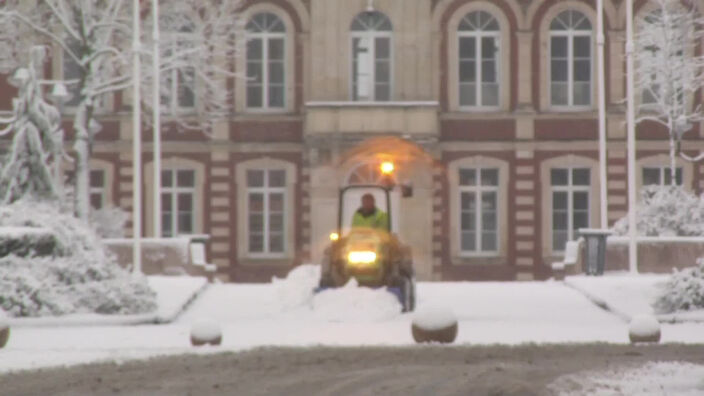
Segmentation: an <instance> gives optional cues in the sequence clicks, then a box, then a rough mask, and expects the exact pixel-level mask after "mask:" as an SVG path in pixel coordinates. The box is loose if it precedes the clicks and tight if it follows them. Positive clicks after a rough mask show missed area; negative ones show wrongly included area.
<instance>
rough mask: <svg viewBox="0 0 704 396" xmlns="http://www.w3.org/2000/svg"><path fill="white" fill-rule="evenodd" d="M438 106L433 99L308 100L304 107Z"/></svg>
mask: <svg viewBox="0 0 704 396" xmlns="http://www.w3.org/2000/svg"><path fill="white" fill-rule="evenodd" d="M433 106H439V103H438V102H437V101H435V100H427V101H422V100H421V101H383V102H382V101H360V102H356V101H352V100H346V101H334V100H331V101H310V102H306V107H433Z"/></svg>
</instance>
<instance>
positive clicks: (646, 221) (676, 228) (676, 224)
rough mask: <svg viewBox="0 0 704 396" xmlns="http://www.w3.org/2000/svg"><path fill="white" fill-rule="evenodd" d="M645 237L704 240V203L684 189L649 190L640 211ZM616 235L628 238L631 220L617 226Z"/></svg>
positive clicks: (640, 230)
mask: <svg viewBox="0 0 704 396" xmlns="http://www.w3.org/2000/svg"><path fill="white" fill-rule="evenodd" d="M636 218H637V219H638V220H637V223H636V228H637V230H638V235H643V236H704V200H703V199H702V198H701V197H697V196H696V195H694V194H692V193H691V192H689V191H687V190H685V189H684V188H682V187H680V186H646V187H643V188H642V190H641V200H640V202H639V203H638V209H637V211H636ZM613 231H614V235H627V234H628V216H625V217H623V218H622V219H620V220H619V221H617V222H616V224H614V229H613Z"/></svg>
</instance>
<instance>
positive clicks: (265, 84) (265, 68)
mask: <svg viewBox="0 0 704 396" xmlns="http://www.w3.org/2000/svg"><path fill="white" fill-rule="evenodd" d="M262 13H266V14H271V15H274V16H275V17H276V18H277V19H278V20H279V21H280V23H281V25H282V26H284V31H283V32H271V31H266V32H250V31H246V33H245V35H246V37H247V40H246V41H247V43H249V41H250V40H261V42H262V57H261V59H258V60H257V61H259V62H261V64H262V85H261V87H260V89H261V90H262V93H261V95H262V106H261V107H253V106H250V105H249V101H248V98H247V95H248V91H249V84H248V81H245V91H244V103H245V107H246V109H247V111H248V112H253V113H257V112H261V113H273V112H281V111H284V110H286V106H287V100H288V95H287V92H286V90H287V89H286V87H287V76H286V72H287V70H286V69H287V67H286V62H287V50H286V47H287V42H286V40H287V38H286V34H287V32H286V23H285V22H284V20H283V19H281V17H279V16H278V15H276V14H274V13H272V12H268V11H263V12H258V13H255V14H254V15H252V16H251V17H250V18H249V21H251V20H252V19H253V18H254V17H256V16H257V15H259V14H262ZM273 39H281V40H282V41H283V45H282V48H283V49H282V50H283V54H282V58H281V59H282V60H281V62H282V63H283V73H284V75H283V80H282V82H281V85H282V88H283V95H284V97H283V102H282V103H281V106H270V105H269V63H270V60H269V42H270V40H273ZM244 52H245V54H244V55H245V56H244V58H245V60H244V65H245V76H246V75H248V74H247V72H246V70H247V67H248V64H249V55H248V48H247V46H246V45H245V48H244Z"/></svg>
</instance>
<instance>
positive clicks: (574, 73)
mask: <svg viewBox="0 0 704 396" xmlns="http://www.w3.org/2000/svg"><path fill="white" fill-rule="evenodd" d="M591 29H592V25H591V23H590V22H589V20H588V19H587V17H586V16H584V14H582V13H580V12H577V11H573V10H567V11H563V12H562V13H560V14H559V15H558V16H557V17H555V19H554V20H553V21H552V23H551V24H550V103H551V104H552V105H553V106H558V107H560V106H562V107H573V106H574V107H579V106H590V105H591V100H592V94H591V92H592V84H591V79H592V38H591V34H592V31H591Z"/></svg>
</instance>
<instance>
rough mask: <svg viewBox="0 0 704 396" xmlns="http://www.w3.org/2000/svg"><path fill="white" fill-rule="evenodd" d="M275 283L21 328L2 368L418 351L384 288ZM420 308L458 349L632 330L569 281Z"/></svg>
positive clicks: (669, 336)
mask: <svg viewBox="0 0 704 396" xmlns="http://www.w3.org/2000/svg"><path fill="white" fill-rule="evenodd" d="M299 271H300V272H299V273H298V274H295V275H293V276H292V279H294V280H287V281H283V280H281V281H277V282H274V283H272V284H213V285H210V286H209V287H208V289H207V290H205V292H204V293H203V294H202V295H201V296H200V297H199V298H198V299H197V300H196V301H195V302H194V303H193V304H192V305H191V306H190V307H189V308H188V309H187V310H186V312H184V314H182V315H181V316H180V317H179V318H178V320H177V321H175V322H174V323H171V324H167V325H142V326H101V327H65V326H64V327H57V326H54V327H21V328H15V329H13V330H12V334H11V337H10V342H9V344H8V346H7V347H6V349H2V350H0V372H1V371H8V370H13V369H26V368H35V367H44V366H52V365H61V364H76V363H82V362H90V361H95V360H106V359H110V360H114V359H116V360H118V361H119V360H121V359H132V358H143V357H149V356H155V355H164V354H177V353H211V352H217V351H223V350H242V349H248V348H252V347H257V346H270V345H277V346H309V345H339V346H343V345H344V346H355V345H409V344H412V343H413V338H412V336H411V332H410V324H411V321H412V319H413V314H401V313H400V306H399V305H398V303H397V302H396V300H395V299H393V298H389V297H390V296H389V295H387V294H386V293H385V292H382V291H373V290H369V289H361V288H355V287H354V286H353V285H352V286H350V287H348V288H343V289H340V290H332V291H326V292H323V293H321V294H318V295H315V296H313V295H312V294H311V293H310V289H311V287H312V285H314V283H315V282H314V281H315V279H317V272H316V271H315V270H314V269H311V268H308V269H306V267H303V268H302V269H301V270H299ZM417 294H418V305H419V308H421V307H423V306H424V305H428V304H432V305H435V306H438V305H440V306H446V307H448V308H449V309H451V310H452V311H453V312H454V314H455V315H456V316H457V318H458V322H459V333H458V336H457V341H456V343H458V344H494V343H500V344H520V343H527V342H535V343H573V342H577V343H581V342H612V343H627V342H628V328H627V324H626V323H625V322H624V321H623V320H622V319H620V318H619V317H617V316H616V315H613V314H610V313H608V312H606V311H604V310H602V309H600V308H598V307H597V306H595V305H594V304H593V303H592V302H591V301H589V300H588V299H587V298H585V297H584V296H583V295H582V294H581V293H579V292H578V291H576V290H575V289H573V288H571V287H569V286H566V285H564V284H562V283H561V282H550V281H548V282H503V283H498V282H487V283H474V282H458V283H447V282H444V283H419V284H418V285H417ZM201 318H210V319H212V320H215V321H216V322H217V323H219V324H220V325H221V326H222V331H223V343H222V346H220V347H205V348H198V349H195V348H193V347H191V346H190V339H189V332H190V327H191V324H192V323H193V322H194V321H196V320H199V319H201ZM662 332H663V335H662V342H683V343H704V324H696V323H687V324H666V325H663V327H662Z"/></svg>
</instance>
